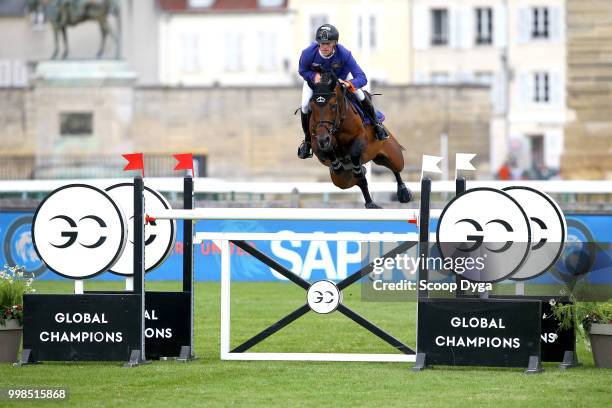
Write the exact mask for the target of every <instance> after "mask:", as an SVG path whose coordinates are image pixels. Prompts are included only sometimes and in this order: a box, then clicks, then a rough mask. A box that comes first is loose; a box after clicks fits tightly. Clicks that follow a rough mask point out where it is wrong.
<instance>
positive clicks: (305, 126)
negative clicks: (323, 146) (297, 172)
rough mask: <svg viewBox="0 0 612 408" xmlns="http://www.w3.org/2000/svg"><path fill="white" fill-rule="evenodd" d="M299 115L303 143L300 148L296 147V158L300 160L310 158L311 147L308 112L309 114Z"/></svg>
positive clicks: (301, 113) (302, 113)
mask: <svg viewBox="0 0 612 408" xmlns="http://www.w3.org/2000/svg"><path fill="white" fill-rule="evenodd" d="M300 115H301V116H302V130H303V131H304V141H303V142H302V144H301V145H300V147H298V157H299V158H300V159H307V158H309V157H312V151H311V146H310V129H309V126H310V112H309V113H304V112H300Z"/></svg>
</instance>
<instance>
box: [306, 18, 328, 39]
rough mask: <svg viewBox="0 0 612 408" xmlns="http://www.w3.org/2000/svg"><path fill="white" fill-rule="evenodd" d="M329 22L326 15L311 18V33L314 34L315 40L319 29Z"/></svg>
mask: <svg viewBox="0 0 612 408" xmlns="http://www.w3.org/2000/svg"><path fill="white" fill-rule="evenodd" d="M328 22H329V18H328V17H327V16H326V15H325V14H314V15H312V16H310V33H312V38H315V34H316V33H317V28H319V27H321V26H322V25H323V24H327V23H328Z"/></svg>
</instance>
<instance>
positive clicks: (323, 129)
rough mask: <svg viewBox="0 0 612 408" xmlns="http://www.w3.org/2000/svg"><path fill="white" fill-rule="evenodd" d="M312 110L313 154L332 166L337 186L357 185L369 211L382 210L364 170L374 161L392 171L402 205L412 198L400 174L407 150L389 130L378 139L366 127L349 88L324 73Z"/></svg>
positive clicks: (371, 129)
mask: <svg viewBox="0 0 612 408" xmlns="http://www.w3.org/2000/svg"><path fill="white" fill-rule="evenodd" d="M366 97H369V95H368V96H366ZM310 111H311V112H312V113H311V115H310V122H309V129H310V135H311V146H312V151H313V153H314V155H315V156H316V157H317V159H319V161H320V162H321V163H322V164H323V165H325V166H327V167H329V173H330V177H331V180H332V182H333V183H334V185H336V186H337V187H339V188H341V189H347V188H351V187H353V186H355V185H357V186H359V188H360V189H361V193H362V194H363V198H364V200H365V207H366V208H381V207H379V206H378V205H376V204H375V203H374V202H373V201H372V197H371V196H370V192H369V189H368V182H367V180H366V177H365V167H363V164H365V163H367V162H369V161H373V162H374V163H376V164H378V165H380V166H384V167H387V168H388V169H389V170H391V171H392V172H393V175H394V176H395V180H396V182H397V198H398V201H399V202H400V203H407V202H409V201H410V200H411V199H412V193H411V192H410V190H409V189H408V187H406V185H405V184H404V182H403V181H402V178H401V175H400V172H401V171H402V169H403V168H404V156H403V154H402V150H405V149H404V147H402V146H401V145H400V144H399V143H398V141H397V139H396V138H395V136H393V134H392V133H391V132H390V131H389V129H387V128H386V127H385V130H386V131H387V134H388V135H389V138H388V139H386V140H376V139H375V137H374V129H373V128H372V126H371V125H369V126H366V125H364V123H363V121H362V120H361V117H360V116H359V114H358V113H357V110H356V109H355V107H354V106H353V104H352V103H350V101H349V96H348V94H347V89H346V87H345V86H343V85H342V84H341V83H340V81H338V78H337V77H336V76H335V75H334V74H333V73H327V72H326V73H323V74H322V76H321V81H320V82H319V83H317V84H315V87H314V90H313V95H312V98H311V100H310Z"/></svg>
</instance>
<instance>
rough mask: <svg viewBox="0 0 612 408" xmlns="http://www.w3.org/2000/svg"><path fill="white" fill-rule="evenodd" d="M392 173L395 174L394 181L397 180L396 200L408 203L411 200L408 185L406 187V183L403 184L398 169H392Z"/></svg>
mask: <svg viewBox="0 0 612 408" xmlns="http://www.w3.org/2000/svg"><path fill="white" fill-rule="evenodd" d="M393 175H394V176H395V181H396V182H397V200H398V201H399V202H400V203H409V202H410V201H411V200H412V192H411V191H410V189H409V188H408V187H406V184H404V181H403V180H402V176H401V175H400V173H399V171H394V172H393Z"/></svg>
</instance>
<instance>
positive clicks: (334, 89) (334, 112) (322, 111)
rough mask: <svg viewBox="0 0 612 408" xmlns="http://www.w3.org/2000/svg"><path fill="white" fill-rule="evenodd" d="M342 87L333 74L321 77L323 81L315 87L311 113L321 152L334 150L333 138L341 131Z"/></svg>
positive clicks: (325, 74)
mask: <svg viewBox="0 0 612 408" xmlns="http://www.w3.org/2000/svg"><path fill="white" fill-rule="evenodd" d="M342 99H343V96H342V87H341V86H339V85H338V78H336V76H335V75H334V74H333V73H327V72H326V73H324V74H323V75H321V81H320V82H319V83H318V84H316V85H315V88H314V92H313V95H312V99H311V106H310V108H311V112H312V117H313V119H314V121H315V122H316V127H315V136H316V139H317V146H318V148H319V149H320V150H322V151H324V152H327V151H330V150H331V149H332V145H333V143H332V142H333V137H334V135H335V134H336V133H337V132H338V131H339V130H340V125H341V115H340V108H341V106H340V105H341V103H342Z"/></svg>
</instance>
